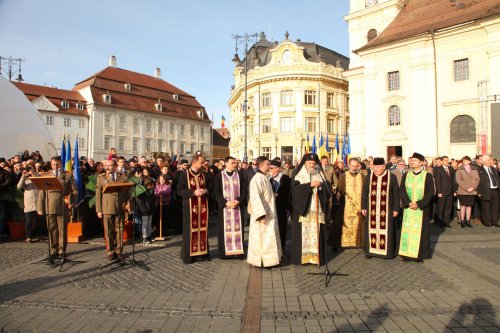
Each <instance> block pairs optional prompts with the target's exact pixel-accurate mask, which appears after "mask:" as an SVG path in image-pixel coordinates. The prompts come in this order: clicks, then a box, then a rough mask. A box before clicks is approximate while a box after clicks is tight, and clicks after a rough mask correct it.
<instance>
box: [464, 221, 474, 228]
mask: <svg viewBox="0 0 500 333" xmlns="http://www.w3.org/2000/svg"><path fill="white" fill-rule="evenodd" d="M465 225H466V226H467V227H468V228H473V226H472V224H471V223H470V220H465Z"/></svg>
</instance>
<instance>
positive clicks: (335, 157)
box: [332, 133, 339, 163]
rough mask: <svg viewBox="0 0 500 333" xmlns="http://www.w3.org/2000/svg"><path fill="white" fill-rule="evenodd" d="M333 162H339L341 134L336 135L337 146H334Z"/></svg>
mask: <svg viewBox="0 0 500 333" xmlns="http://www.w3.org/2000/svg"><path fill="white" fill-rule="evenodd" d="M332 157H333V159H332V160H333V163H335V162H337V160H338V159H339V134H338V133H337V136H336V137H335V147H334V148H333V156H332Z"/></svg>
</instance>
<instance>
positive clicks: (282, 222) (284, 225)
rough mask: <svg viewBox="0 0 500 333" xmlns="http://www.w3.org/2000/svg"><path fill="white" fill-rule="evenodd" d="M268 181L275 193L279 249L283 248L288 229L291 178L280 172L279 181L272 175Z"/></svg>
mask: <svg viewBox="0 0 500 333" xmlns="http://www.w3.org/2000/svg"><path fill="white" fill-rule="evenodd" d="M270 181H271V185H272V187H273V191H274V193H276V194H277V196H276V213H277V214H278V226H279V229H280V239H281V249H282V250H285V243H286V232H287V229H288V212H289V211H290V210H291V196H290V186H291V179H290V177H288V176H287V175H285V174H281V177H280V179H279V182H277V181H275V178H273V177H271V179H270ZM276 183H277V184H276ZM276 188H277V190H276Z"/></svg>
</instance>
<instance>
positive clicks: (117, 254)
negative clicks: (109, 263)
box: [115, 253, 124, 261]
mask: <svg viewBox="0 0 500 333" xmlns="http://www.w3.org/2000/svg"><path fill="white" fill-rule="evenodd" d="M115 256H116V258H117V259H118V260H120V261H123V259H124V258H123V255H122V254H121V253H115Z"/></svg>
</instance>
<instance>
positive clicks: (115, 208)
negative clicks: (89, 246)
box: [95, 173, 128, 256]
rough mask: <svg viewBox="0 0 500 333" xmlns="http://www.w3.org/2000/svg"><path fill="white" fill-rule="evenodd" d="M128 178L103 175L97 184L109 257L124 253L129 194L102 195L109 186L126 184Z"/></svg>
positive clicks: (121, 175) (120, 175) (98, 204)
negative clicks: (126, 209) (125, 208)
mask: <svg viewBox="0 0 500 333" xmlns="http://www.w3.org/2000/svg"><path fill="white" fill-rule="evenodd" d="M127 181H128V178H127V176H125V175H123V174H120V173H114V174H109V175H108V174H105V173H104V174H101V175H99V177H97V183H96V193H95V196H96V211H97V212H102V214H103V224H104V236H105V237H106V241H107V243H108V248H107V252H108V256H109V255H113V253H116V254H118V255H121V253H122V251H123V223H124V222H123V217H124V210H123V205H124V204H125V203H126V202H127V201H128V192H127V191H126V192H115V193H104V194H103V193H102V191H103V190H104V188H105V187H106V185H107V184H114V183H126V182H127Z"/></svg>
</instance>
